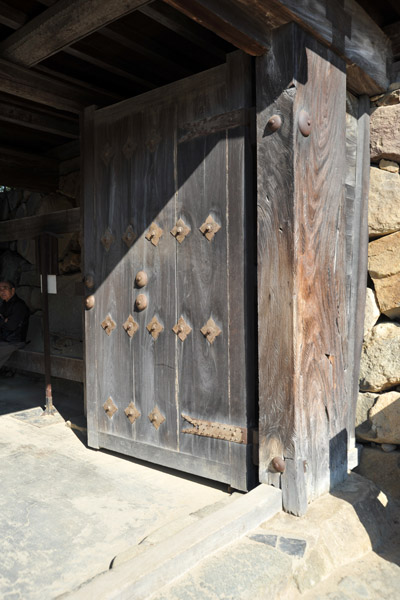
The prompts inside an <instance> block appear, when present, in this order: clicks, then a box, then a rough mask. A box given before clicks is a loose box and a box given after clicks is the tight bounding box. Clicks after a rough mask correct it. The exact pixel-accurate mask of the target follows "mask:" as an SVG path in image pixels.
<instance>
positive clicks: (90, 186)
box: [81, 106, 98, 448]
mask: <svg viewBox="0 0 400 600" xmlns="http://www.w3.org/2000/svg"><path fill="white" fill-rule="evenodd" d="M94 111H95V107H94V106H91V107H89V108H87V109H86V110H85V112H84V115H83V119H82V121H83V128H82V132H83V134H82V152H81V156H82V159H83V163H82V167H81V173H82V178H83V182H82V183H83V185H82V190H83V203H82V208H81V214H82V218H83V227H82V231H83V265H84V274H85V275H89V274H90V275H92V276H93V278H94V279H95V277H96V274H95V272H96V255H95V251H94V239H95V227H94V223H95V211H96V204H95V198H94ZM95 281H96V279H95ZM85 292H86V295H89V294H91V293H93V292H94V290H88V289H87V288H86V290H85ZM95 314H96V313H95V311H94V310H93V309H92V310H88V311H85V317H84V318H85V328H84V332H85V338H84V357H85V383H84V394H85V405H86V411H87V421H88V444H89V446H91V447H92V448H98V424H97V389H96V375H97V373H96V367H95V365H96V348H95V344H94V343H93V331H94V328H95V322H96V318H95Z"/></svg>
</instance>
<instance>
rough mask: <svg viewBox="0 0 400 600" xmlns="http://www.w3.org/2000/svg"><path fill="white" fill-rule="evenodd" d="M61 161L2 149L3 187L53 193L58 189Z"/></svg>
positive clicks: (0, 171) (0, 173) (1, 170)
mask: <svg viewBox="0 0 400 600" xmlns="http://www.w3.org/2000/svg"><path fill="white" fill-rule="evenodd" d="M58 171H59V161H58V160H55V159H54V158H48V157H45V156H41V155H40V154H29V153H28V152H21V151H18V150H14V149H11V148H8V147H7V148H5V147H0V181H1V182H2V185H8V186H10V187H21V188H25V189H28V190H31V191H39V192H42V191H43V192H52V191H55V190H56V189H57V186H58V177H59V172H58Z"/></svg>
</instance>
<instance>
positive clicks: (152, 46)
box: [99, 26, 192, 77]
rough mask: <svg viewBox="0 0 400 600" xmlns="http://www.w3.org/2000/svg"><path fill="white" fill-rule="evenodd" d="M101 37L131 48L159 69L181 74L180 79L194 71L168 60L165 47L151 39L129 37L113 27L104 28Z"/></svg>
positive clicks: (135, 36)
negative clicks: (155, 64) (154, 63)
mask: <svg viewBox="0 0 400 600" xmlns="http://www.w3.org/2000/svg"><path fill="white" fill-rule="evenodd" d="M99 35H101V36H103V37H105V38H107V39H108V40H111V41H112V42H115V43H116V44H119V45H120V46H123V47H125V48H129V50H132V51H133V52H135V53H136V54H139V55H140V56H142V57H144V58H146V59H149V60H150V61H154V62H156V63H157V69H161V70H164V69H166V70H168V71H173V72H175V73H177V74H179V76H180V77H189V76H190V75H191V74H192V71H190V70H189V69H187V68H186V67H183V66H182V65H180V64H179V63H178V62H175V61H174V60H171V59H170V58H168V56H167V53H166V52H165V46H163V45H161V44H157V42H156V41H155V40H153V39H151V38H148V37H145V36H143V35H141V34H138V33H136V32H135V34H134V35H133V36H132V35H131V36H130V37H128V35H125V34H121V33H120V32H119V31H115V30H114V29H113V27H112V26H111V27H104V29H102V30H101V31H100V32H99Z"/></svg>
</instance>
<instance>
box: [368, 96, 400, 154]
mask: <svg viewBox="0 0 400 600" xmlns="http://www.w3.org/2000/svg"><path fill="white" fill-rule="evenodd" d="M381 158H387V159H389V160H395V161H396V162H400V104H394V105H393V106H380V107H378V108H376V109H375V110H374V111H373V112H372V114H371V160H372V161H373V162H378V161H379V160H380V159H381Z"/></svg>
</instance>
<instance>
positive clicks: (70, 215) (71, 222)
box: [0, 208, 81, 242]
mask: <svg viewBox="0 0 400 600" xmlns="http://www.w3.org/2000/svg"><path fill="white" fill-rule="evenodd" d="M80 219H81V212H80V208H69V209H67V210H59V211H57V212H54V213H48V214H46V215H35V216H33V217H24V218H22V219H12V220H10V221H0V242H11V241H14V240H29V239H33V238H34V237H36V236H37V235H40V234H41V233H54V234H61V233H74V232H76V231H80V228H81V221H80Z"/></svg>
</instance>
